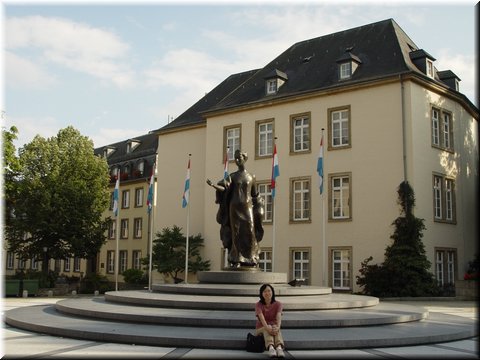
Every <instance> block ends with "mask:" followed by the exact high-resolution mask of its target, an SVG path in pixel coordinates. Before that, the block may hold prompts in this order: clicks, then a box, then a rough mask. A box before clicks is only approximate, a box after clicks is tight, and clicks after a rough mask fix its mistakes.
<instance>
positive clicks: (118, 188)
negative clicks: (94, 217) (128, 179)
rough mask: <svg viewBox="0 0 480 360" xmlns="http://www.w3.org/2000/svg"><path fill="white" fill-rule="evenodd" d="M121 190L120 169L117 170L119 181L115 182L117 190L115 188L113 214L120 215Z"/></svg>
mask: <svg viewBox="0 0 480 360" xmlns="http://www.w3.org/2000/svg"><path fill="white" fill-rule="evenodd" d="M119 192H120V170H117V181H116V182H115V190H113V215H114V216H115V217H117V216H118V193H119Z"/></svg>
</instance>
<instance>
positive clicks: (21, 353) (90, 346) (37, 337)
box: [0, 297, 480, 359]
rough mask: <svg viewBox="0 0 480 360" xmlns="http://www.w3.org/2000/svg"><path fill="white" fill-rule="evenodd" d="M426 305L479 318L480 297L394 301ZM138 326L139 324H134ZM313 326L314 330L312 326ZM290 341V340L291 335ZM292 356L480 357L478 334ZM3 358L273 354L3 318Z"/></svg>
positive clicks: (28, 302)
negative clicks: (98, 335)
mask: <svg viewBox="0 0 480 360" xmlns="http://www.w3.org/2000/svg"><path fill="white" fill-rule="evenodd" d="M61 299H64V297H61V298H60V297H57V298H53V297H50V298H43V297H42V298H40V297H31V298H4V299H2V300H3V301H2V302H3V304H2V305H3V308H2V316H3V314H4V312H5V311H7V310H10V309H13V308H18V307H23V306H34V305H48V304H54V303H56V302H57V301H58V300H61ZM391 302H392V303H394V302H398V303H401V304H409V305H416V306H422V307H425V308H427V309H428V310H429V311H430V312H440V313H445V314H450V315H456V316H463V317H467V318H471V319H475V320H478V304H477V302H475V301H456V300H447V301H445V300H442V301H440V300H431V301H425V300H423V301H391ZM132 326H134V325H133V324H132ZM307 331H308V330H307ZM286 341H287V346H288V339H286ZM286 350H287V351H286V353H285V358H286V359H319V358H323V359H335V358H355V359H356V358H360V359H362V358H364V359H419V358H423V359H477V358H479V355H480V352H479V346H478V337H475V338H470V339H465V340H460V341H452V342H445V343H438V344H429V345H419V346H403V347H385V348H368V349H346V350H341V349H340V350H292V351H288V348H287V349H286ZM0 354H1V355H2V358H6V359H14V358H22V359H36V358H52V359H89V358H92V359H98V358H101V359H268V358H269V357H268V355H267V352H264V353H263V354H252V353H247V352H245V351H242V350H224V349H218V350H217V349H199V348H175V347H154V346H139V345H135V344H131V345H128V344H117V343H103V342H96V341H88V340H76V339H70V338H62V337H54V336H49V335H44V334H39V333H32V332H29V331H25V330H21V329H17V328H14V327H11V326H9V325H6V324H5V323H3V327H2V343H1V344H0Z"/></svg>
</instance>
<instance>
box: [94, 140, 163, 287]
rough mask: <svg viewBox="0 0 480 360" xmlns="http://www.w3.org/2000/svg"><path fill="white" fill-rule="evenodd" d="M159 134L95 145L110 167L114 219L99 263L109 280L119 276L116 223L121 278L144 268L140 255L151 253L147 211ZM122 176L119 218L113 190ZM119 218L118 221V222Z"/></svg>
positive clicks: (108, 212) (101, 272) (100, 269)
mask: <svg viewBox="0 0 480 360" xmlns="http://www.w3.org/2000/svg"><path fill="white" fill-rule="evenodd" d="M157 147H158V136H157V135H156V134H152V133H149V134H146V135H142V136H138V137H136V138H132V139H127V140H125V141H121V142H118V143H115V144H110V145H106V146H102V147H99V148H96V149H95V151H94V152H95V154H96V155H99V156H103V157H105V158H106V160H107V162H108V165H109V169H110V179H111V181H110V187H111V201H110V207H109V209H108V210H107V211H106V212H105V217H110V218H111V222H110V225H109V229H108V231H107V242H106V244H105V245H104V246H103V247H102V249H101V250H100V252H99V254H98V257H97V260H96V263H97V273H98V274H100V275H104V276H106V277H107V278H108V279H109V280H110V281H112V282H113V281H115V280H116V275H115V273H116V272H115V265H116V259H115V256H116V250H117V246H116V243H117V224H118V228H119V229H120V232H119V234H118V243H119V245H118V250H119V252H118V256H119V258H118V266H119V270H120V271H119V276H118V281H119V282H123V276H122V275H121V274H122V272H123V271H125V270H127V269H132V268H133V269H143V268H144V266H143V265H142V264H141V259H142V258H145V257H147V255H148V254H149V239H150V237H149V233H150V226H149V224H150V216H149V212H148V211H147V195H148V187H149V180H150V176H151V174H152V170H154V164H155V161H156V155H157ZM118 174H120V180H119V185H120V186H119V210H118V219H117V217H116V216H115V215H114V213H113V193H114V188H115V184H116V179H117V175H118ZM117 220H118V222H117Z"/></svg>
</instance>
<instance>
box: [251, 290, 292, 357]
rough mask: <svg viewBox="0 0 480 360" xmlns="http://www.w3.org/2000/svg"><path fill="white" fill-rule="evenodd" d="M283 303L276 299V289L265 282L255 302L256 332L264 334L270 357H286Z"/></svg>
mask: <svg viewBox="0 0 480 360" xmlns="http://www.w3.org/2000/svg"><path fill="white" fill-rule="evenodd" d="M282 310H283V305H282V303H281V302H280V301H278V300H275V290H274V289H273V287H272V285H270V284H263V285H262V286H261V287H260V300H259V301H258V302H257V303H256V304H255V315H256V317H257V324H256V326H255V328H256V334H257V335H259V334H262V335H263V338H264V339H265V349H267V350H268V353H269V355H270V357H275V356H278V357H285V354H284V352H283V349H284V348H285V345H284V343H283V337H282V333H281V331H280V326H281V324H282Z"/></svg>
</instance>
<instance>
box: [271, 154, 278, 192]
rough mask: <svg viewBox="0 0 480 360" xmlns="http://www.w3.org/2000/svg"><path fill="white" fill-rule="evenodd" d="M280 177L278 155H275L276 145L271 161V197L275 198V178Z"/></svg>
mask: <svg viewBox="0 0 480 360" xmlns="http://www.w3.org/2000/svg"><path fill="white" fill-rule="evenodd" d="M279 175H280V169H279V167H278V155H277V145H275V146H274V147H273V161H272V184H271V188H272V197H273V198H274V197H275V185H276V178H277V176H279Z"/></svg>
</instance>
